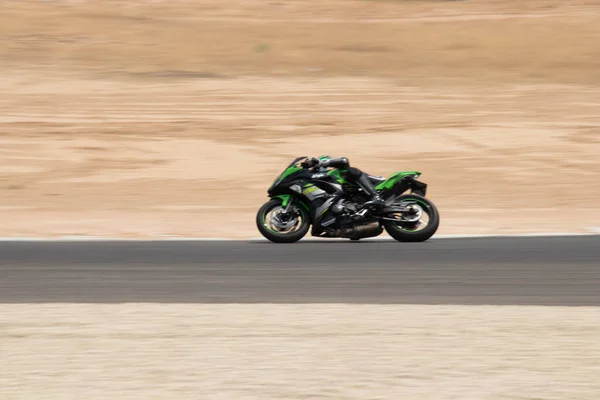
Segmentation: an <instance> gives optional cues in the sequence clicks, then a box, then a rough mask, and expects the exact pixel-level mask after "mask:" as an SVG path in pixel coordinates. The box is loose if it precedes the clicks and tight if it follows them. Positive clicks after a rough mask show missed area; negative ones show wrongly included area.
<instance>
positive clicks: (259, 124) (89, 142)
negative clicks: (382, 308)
mask: <svg viewBox="0 0 600 400" xmlns="http://www.w3.org/2000/svg"><path fill="white" fill-rule="evenodd" d="M54 3H55V4H53V5H48V4H38V3H37V2H28V1H25V2H18V3H7V5H3V7H5V8H3V12H4V10H6V14H5V15H6V16H9V17H10V18H8V19H7V23H6V24H2V25H1V26H0V54H2V57H0V67H1V68H2V71H3V73H2V75H1V76H0V89H1V94H0V108H1V109H2V110H3V112H2V114H0V154H1V155H2V163H0V217H2V218H3V221H4V223H3V224H2V227H0V235H2V236H62V235H92V236H124V237H157V236H164V235H173V236H217V237H255V236H257V234H258V232H257V231H256V229H255V227H254V215H255V212H256V210H257V209H258V208H259V207H260V205H261V204H262V203H263V202H264V201H266V193H265V191H266V188H267V187H268V186H269V184H270V183H271V181H272V180H273V179H274V178H275V176H276V175H277V174H278V173H279V172H280V170H281V169H282V168H283V166H284V165H285V164H286V163H288V162H289V160H290V159H291V158H293V157H295V156H298V155H313V154H315V155H318V154H330V155H345V156H347V157H349V158H350V160H351V161H352V162H353V163H354V164H355V165H357V166H358V167H360V168H363V169H365V170H367V171H368V172H370V173H372V174H377V175H388V174H390V173H392V172H394V171H400V170H413V169H416V170H419V171H421V172H422V173H423V176H422V180H423V181H425V182H427V183H428V184H429V185H430V186H429V187H430V192H429V195H430V197H431V199H432V200H433V201H434V202H435V203H436V204H437V205H438V207H439V208H440V212H441V214H442V225H441V228H440V231H439V233H512V232H547V231H563V232H569V231H570V232H587V231H588V228H590V227H595V226H596V227H597V226H600V207H599V206H598V204H597V199H598V197H599V196H600V185H599V184H598V176H599V175H600V117H599V116H598V113H597V110H598V109H599V107H600V85H599V82H600V75H599V72H598V71H600V69H599V68H598V66H599V65H598V60H597V57H595V55H597V54H599V53H600V40H598V38H599V37H600V30H599V29H598V27H599V26H600V13H599V12H598V10H599V8H598V7H597V6H594V5H589V4H588V5H585V4H584V2H582V3H581V4H577V3H576V2H570V5H569V6H559V7H556V6H554V7H550V6H549V5H550V4H551V3H552V4H553V3H554V2H543V1H540V2H528V6H527V8H526V9H523V8H519V7H517V6H516V4H517V3H516V2H511V1H498V2H493V3H491V4H490V3H488V2H485V3H484V2H464V3H462V2H452V3H447V2H439V3H438V2H433V3H428V4H424V3H414V4H413V3H406V4H404V3H400V2H390V1H375V2H351V1H344V2H339V4H337V3H336V4H334V5H332V6H331V7H325V6H322V4H321V2H286V3H285V4H286V5H285V6H284V5H282V6H275V7H269V8H264V6H261V5H258V4H254V3H250V2H248V3H247V4H246V6H244V7H239V8H238V7H237V6H236V8H231V9H228V8H227V7H216V6H215V5H213V6H211V5H210V3H206V2H205V3H203V4H204V5H203V6H201V5H193V6H192V5H186V4H184V3H181V4H179V3H178V4H177V5H171V6H170V7H168V9H167V8H164V7H166V6H164V5H161V4H158V5H155V6H148V5H145V6H142V5H140V6H127V5H126V3H127V2H119V1H116V2H103V3H100V2H90V3H87V2H83V3H80V4H79V5H68V4H67V3H66V2H65V3H61V2H54ZM317 3H318V4H317ZM367 3H368V7H367V5H366V4H367ZM588 3H589V2H588ZM215 4H216V3H215ZM252 4H254V5H252ZM161 7H162V8H161ZM202 7H205V8H202ZM253 7H254V8H253ZM261 7H262V8H261ZM315 7H316V8H315ZM201 8H202V9H201ZM317 8H318V9H319V10H321V11H319V15H320V17H319V18H314V15H315V14H314V13H315V11H314V10H315V9H317ZM342 9H343V10H344V12H342V11H341V10H342ZM311 13H312V14H311ZM259 15H261V16H262V17H260V18H259V17H258V16H259ZM311 15H312V18H311V17H310V16H311ZM467 16H469V18H466V17H467ZM41 19H44V20H45V21H52V22H53V23H49V24H44V25H42V24H36V23H35V21H38V20H41ZM416 21H420V22H416Z"/></svg>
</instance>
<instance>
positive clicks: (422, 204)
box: [383, 194, 440, 242]
mask: <svg viewBox="0 0 600 400" xmlns="http://www.w3.org/2000/svg"><path fill="white" fill-rule="evenodd" d="M398 203H409V204H412V205H414V206H415V210H416V212H419V211H420V212H422V213H423V214H427V216H428V219H429V221H428V222H427V224H426V226H425V227H423V229H421V230H418V228H419V227H420V225H421V223H422V221H421V219H419V220H418V221H413V222H409V221H405V220H403V219H399V220H398V222H393V221H389V220H388V221H383V227H384V228H385V230H386V232H387V233H388V234H389V235H390V236H391V237H393V238H394V239H396V240H397V241H399V242H425V241H426V240H428V239H430V238H431V237H432V236H433V235H434V234H435V233H436V232H437V230H438V228H439V226H440V214H439V212H438V210H437V208H436V206H435V205H434V204H433V203H432V202H431V201H430V200H429V199H427V198H425V197H423V196H419V195H417V194H405V195H402V196H400V197H398V198H397V199H396V201H395V202H394V204H398ZM396 215H398V214H396Z"/></svg>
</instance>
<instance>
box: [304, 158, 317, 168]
mask: <svg viewBox="0 0 600 400" xmlns="http://www.w3.org/2000/svg"><path fill="white" fill-rule="evenodd" d="M303 164H304V166H305V167H306V168H314V167H318V166H320V165H321V160H319V159H318V158H316V157H312V158H309V159H308V160H306V161H304V163H303Z"/></svg>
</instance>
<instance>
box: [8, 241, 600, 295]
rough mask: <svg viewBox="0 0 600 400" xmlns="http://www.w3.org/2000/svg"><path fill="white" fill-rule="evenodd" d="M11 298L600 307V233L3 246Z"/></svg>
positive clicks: (57, 243)
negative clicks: (412, 241) (418, 239)
mask: <svg viewBox="0 0 600 400" xmlns="http://www.w3.org/2000/svg"><path fill="white" fill-rule="evenodd" d="M0 302H1V303H41V302H53V303H54V302H76V303H84V302H85V303H99V302H101V303H122V302H165V303H172V302H185V303H364V304H373V303H377V304H401V303H405V304H482V305H483V304H489V305H503V304H511V305H515V304H518V305H568V306H600V236H597V235H594V236H576V237H537V238H523V237H517V238H476V239H444V240H430V241H428V242H426V243H420V244H402V243H396V242H393V241H364V242H350V241H335V242H334V241H326V240H318V241H311V240H304V241H302V242H299V243H296V244H292V245H276V244H271V243H267V242H260V241H250V242H193V241H181V242H178V241H146V242H137V241H132V242H128V241H113V242H111V241H98V242H67V241H65V242H1V243H0Z"/></svg>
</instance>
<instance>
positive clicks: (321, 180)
mask: <svg viewBox="0 0 600 400" xmlns="http://www.w3.org/2000/svg"><path fill="white" fill-rule="evenodd" d="M306 160H307V157H298V158H296V159H295V160H294V161H292V162H291V163H290V165H288V167H287V168H286V169H285V170H284V171H283V173H282V174H281V175H279V176H278V177H277V179H275V181H274V182H273V184H272V185H271V187H270V188H269V190H268V191H267V193H268V195H269V197H270V200H269V201H268V202H267V203H265V204H264V205H263V206H262V207H261V208H260V210H259V211H258V213H257V215H256V225H257V227H258V230H259V231H260V233H261V234H262V235H263V236H264V237H265V238H267V239H268V240H270V241H272V242H275V243H294V242H297V241H299V240H300V239H302V238H303V237H304V236H305V235H306V234H307V233H308V231H309V229H310V230H311V235H312V236H315V237H322V238H347V239H351V240H360V239H364V238H369V237H376V236H379V235H381V234H382V233H383V231H384V229H385V231H386V232H387V233H388V234H389V235H390V236H391V237H393V238H394V239H396V240H397V241H400V242H424V241H426V240H428V239H429V238H431V237H432V236H433V235H434V234H435V232H436V231H437V229H438V226H439V223H440V216H439V213H438V210H437V208H436V207H435V205H434V204H433V203H432V202H431V201H430V200H429V199H427V198H426V197H425V194H426V191H427V184H425V183H423V182H420V181H418V180H417V178H418V177H419V176H420V175H421V173H420V172H417V171H405V172H397V173H394V174H392V175H391V176H390V177H389V178H387V179H386V178H383V177H378V176H369V179H371V181H372V182H373V184H374V186H375V189H376V190H377V191H378V193H379V195H380V196H381V198H382V199H384V200H385V206H384V207H382V208H380V209H379V210H373V209H370V208H368V207H363V204H365V203H366V202H368V201H369V196H368V195H367V194H366V193H365V192H364V191H363V189H362V188H360V187H359V186H358V185H355V184H353V183H351V182H348V181H346V180H345V179H344V178H343V173H342V171H340V170H339V169H336V168H318V169H315V168H309V167H307V166H306V164H305V163H304V161H306ZM408 191H410V193H406V192H408ZM311 226H312V229H311Z"/></svg>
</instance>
